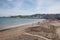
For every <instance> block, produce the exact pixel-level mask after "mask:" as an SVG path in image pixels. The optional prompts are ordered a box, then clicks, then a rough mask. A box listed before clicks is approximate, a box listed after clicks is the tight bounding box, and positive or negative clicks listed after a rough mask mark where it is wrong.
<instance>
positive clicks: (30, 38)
mask: <svg viewBox="0 0 60 40" xmlns="http://www.w3.org/2000/svg"><path fill="white" fill-rule="evenodd" d="M59 24H60V20H44V21H42V22H40V23H39V22H36V23H31V24H28V25H23V26H18V27H15V28H9V29H5V30H0V40H52V36H53V35H52V34H53V31H54V33H56V34H57V35H59V36H60V34H59V33H60V31H59V30H60V29H59V30H57V29H58V28H60V25H59ZM41 26H42V27H41ZM50 27H51V29H50ZM53 27H54V28H53ZM55 28H56V31H55ZM26 29H28V30H26ZM31 30H32V31H31ZM49 31H51V32H49ZM51 33H52V34H51ZM46 34H47V35H48V36H47V35H46ZM55 36H56V35H54V37H55ZM48 37H49V38H48ZM53 40H58V39H56V37H55V39H53Z"/></svg>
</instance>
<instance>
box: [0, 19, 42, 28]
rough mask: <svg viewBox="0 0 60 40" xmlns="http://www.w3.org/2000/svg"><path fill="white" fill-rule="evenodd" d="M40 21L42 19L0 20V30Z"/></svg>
mask: <svg viewBox="0 0 60 40" xmlns="http://www.w3.org/2000/svg"><path fill="white" fill-rule="evenodd" d="M37 21H42V19H27V18H0V29H4V28H8V27H10V26H14V25H18V24H26V23H33V22H37Z"/></svg>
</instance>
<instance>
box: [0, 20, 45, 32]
mask: <svg viewBox="0 0 60 40" xmlns="http://www.w3.org/2000/svg"><path fill="white" fill-rule="evenodd" d="M43 20H45V19H41V20H40V21H39V20H38V21H36V22H27V23H23V24H18V25H17V24H16V25H12V26H7V27H5V28H2V29H0V31H1V30H6V29H11V28H15V27H19V26H25V25H32V24H35V23H38V22H42V21H43Z"/></svg>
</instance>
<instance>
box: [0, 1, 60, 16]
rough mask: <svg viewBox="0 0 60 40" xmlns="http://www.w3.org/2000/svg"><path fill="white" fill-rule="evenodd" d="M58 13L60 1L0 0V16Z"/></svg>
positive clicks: (59, 11)
mask: <svg viewBox="0 0 60 40" xmlns="http://www.w3.org/2000/svg"><path fill="white" fill-rule="evenodd" d="M37 13H40V14H43V13H45V14H47V13H48V14H50V13H54V14H55V13H60V0H0V16H11V15H31V14H37Z"/></svg>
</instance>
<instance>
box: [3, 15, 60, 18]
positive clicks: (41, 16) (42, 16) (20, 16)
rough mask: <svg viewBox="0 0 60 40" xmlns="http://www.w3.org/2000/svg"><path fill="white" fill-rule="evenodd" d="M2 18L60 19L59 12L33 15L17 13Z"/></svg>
mask: <svg viewBox="0 0 60 40" xmlns="http://www.w3.org/2000/svg"><path fill="white" fill-rule="evenodd" d="M4 18H37V19H60V14H34V15H25V16H24V15H17V16H9V17H4Z"/></svg>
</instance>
